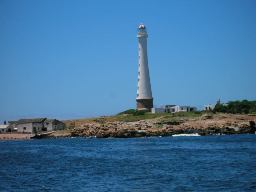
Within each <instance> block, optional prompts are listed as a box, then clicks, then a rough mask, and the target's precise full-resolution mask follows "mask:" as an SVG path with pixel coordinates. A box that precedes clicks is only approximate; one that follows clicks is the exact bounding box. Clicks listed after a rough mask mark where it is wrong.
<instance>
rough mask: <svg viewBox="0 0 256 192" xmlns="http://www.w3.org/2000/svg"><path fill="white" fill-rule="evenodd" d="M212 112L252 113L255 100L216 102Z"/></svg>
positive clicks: (254, 107) (255, 111)
mask: <svg viewBox="0 0 256 192" xmlns="http://www.w3.org/2000/svg"><path fill="white" fill-rule="evenodd" d="M213 111H214V112H222V113H233V114H249V113H251V114H254V113H256V101H248V100H242V101H230V102H228V103H227V104H221V103H217V104H216V106H215V108H214V110H213Z"/></svg>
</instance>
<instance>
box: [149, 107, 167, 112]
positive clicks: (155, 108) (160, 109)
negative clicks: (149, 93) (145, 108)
mask: <svg viewBox="0 0 256 192" xmlns="http://www.w3.org/2000/svg"><path fill="white" fill-rule="evenodd" d="M164 112H165V108H162V107H154V108H152V109H151V113H164Z"/></svg>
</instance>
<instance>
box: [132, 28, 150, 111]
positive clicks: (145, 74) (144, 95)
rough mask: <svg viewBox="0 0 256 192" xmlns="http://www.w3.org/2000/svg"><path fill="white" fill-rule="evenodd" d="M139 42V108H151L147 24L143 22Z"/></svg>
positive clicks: (139, 31) (137, 98) (137, 99)
mask: <svg viewBox="0 0 256 192" xmlns="http://www.w3.org/2000/svg"><path fill="white" fill-rule="evenodd" d="M137 37H138V42H139V72H138V88H137V97H136V102H137V109H138V110H145V109H146V110H151V108H152V107H153V97H152V91H151V84H150V76H149V69H148V55H147V38H148V34H147V30H146V27H145V25H143V24H141V25H139V27H138V35H137Z"/></svg>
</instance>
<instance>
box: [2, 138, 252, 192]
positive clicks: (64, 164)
mask: <svg viewBox="0 0 256 192" xmlns="http://www.w3.org/2000/svg"><path fill="white" fill-rule="evenodd" d="M0 191H26V192H27V191H239V192H241V191H256V135H231V136H205V137H175V138H174V137H162V138H158V137H153V138H131V139H115V138H109V139H85V138H68V139H45V140H27V141H0Z"/></svg>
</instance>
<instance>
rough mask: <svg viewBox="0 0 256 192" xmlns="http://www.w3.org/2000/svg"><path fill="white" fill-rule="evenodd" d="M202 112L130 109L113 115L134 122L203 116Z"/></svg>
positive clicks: (115, 117)
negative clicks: (158, 111) (155, 111)
mask: <svg viewBox="0 0 256 192" xmlns="http://www.w3.org/2000/svg"><path fill="white" fill-rule="evenodd" d="M201 115H202V113H201V112H178V113H156V114H153V113H151V112H145V111H137V110H134V109H133V110H132V109H129V110H127V111H124V112H122V113H119V114H118V115H116V116H114V117H112V118H114V120H116V121H124V122H132V121H139V120H146V119H155V118H161V119H163V120H166V121H169V120H170V119H172V120H174V121H176V120H175V119H177V120H179V119H180V118H194V117H199V116H201Z"/></svg>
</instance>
